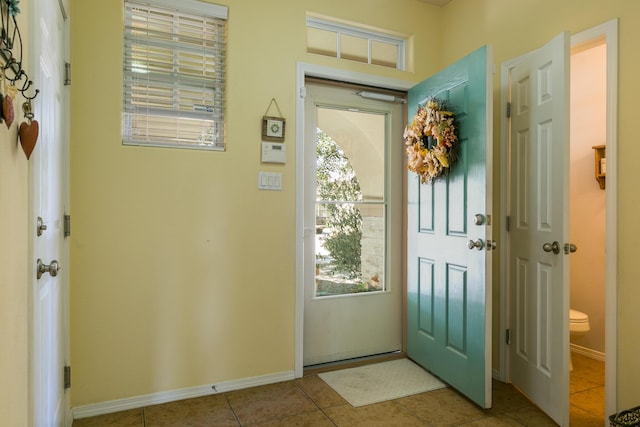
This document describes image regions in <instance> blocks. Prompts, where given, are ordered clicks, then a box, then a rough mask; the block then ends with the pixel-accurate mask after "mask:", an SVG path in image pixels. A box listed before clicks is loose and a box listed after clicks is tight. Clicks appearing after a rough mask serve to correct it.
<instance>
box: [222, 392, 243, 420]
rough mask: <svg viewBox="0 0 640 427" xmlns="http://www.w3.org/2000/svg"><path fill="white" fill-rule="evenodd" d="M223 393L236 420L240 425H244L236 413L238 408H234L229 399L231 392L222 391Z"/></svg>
mask: <svg viewBox="0 0 640 427" xmlns="http://www.w3.org/2000/svg"><path fill="white" fill-rule="evenodd" d="M222 395H223V396H224V400H225V401H226V402H227V406H229V409H231V412H232V413H233V416H234V417H235V419H236V422H237V423H238V426H240V427H242V423H241V422H240V418H239V417H238V414H236V410H235V409H233V405H231V401H230V400H229V394H228V393H222Z"/></svg>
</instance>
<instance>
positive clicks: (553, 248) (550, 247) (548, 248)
mask: <svg viewBox="0 0 640 427" xmlns="http://www.w3.org/2000/svg"><path fill="white" fill-rule="evenodd" d="M542 250H543V251H545V252H553V253H554V254H559V253H560V243H558V242H553V243H545V244H544V245H542Z"/></svg>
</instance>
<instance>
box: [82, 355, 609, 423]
mask: <svg viewBox="0 0 640 427" xmlns="http://www.w3.org/2000/svg"><path fill="white" fill-rule="evenodd" d="M591 361H592V359H588V358H586V357H575V356H574V366H575V368H574V371H573V372H572V374H571V393H572V396H571V425H572V426H589V427H590V426H592V425H593V426H596V425H597V426H598V427H602V426H603V417H604V409H603V407H602V406H603V405H594V403H593V402H594V399H595V400H598V399H600V402H602V401H603V399H602V398H603V396H604V393H603V391H602V390H601V389H603V384H604V367H602V368H600V367H599V366H598V365H597V363H596V364H592V363H591ZM600 363H602V362H600ZM592 365H593V366H592ZM594 371H596V372H597V373H598V374H597V375H596V376H595V377H590V376H589V375H587V373H590V372H594ZM317 373H318V372H316V371H313V372H309V373H305V376H304V377H303V378H300V379H296V380H292V381H287V382H283V383H278V384H272V385H267V386H261V387H255V388H250V389H245V390H237V391H231V392H227V393H221V394H217V395H212V396H206V397H201V398H196V399H188V400H183V401H178V402H172V403H166V404H162V405H154V406H148V407H145V408H140V409H133V410H129V411H123V412H118V413H115V414H107V415H101V416H97V417H92V418H84V419H79V420H75V421H74V423H73V427H94V426H100V427H102V426H105V427H106V426H122V427H152V426H223V427H226V426H230V427H231V426H235V427H237V426H278V427H280V426H282V427H289V426H314V427H315V426H318V427H322V426H327V427H335V426H348V427H354V426H366V427H370V426H381V427H382V426H384V427H393V426H402V427H410V426H430V427H440V426H468V427H472V426H478V427H480V426H487V427H489V426H491V427H500V426H554V425H555V423H554V422H553V421H551V420H550V419H549V418H548V417H547V416H546V415H544V414H543V413H542V412H541V411H540V410H539V409H537V408H536V407H535V406H534V405H532V404H531V403H530V402H529V401H528V400H527V399H526V398H525V397H524V396H522V394H520V393H519V392H518V391H517V390H516V389H515V388H514V387H512V386H511V385H508V384H503V383H501V382H498V381H494V382H493V399H494V400H493V402H494V404H493V408H492V409H490V410H482V409H480V408H478V407H477V406H476V405H474V404H473V403H471V402H470V401H468V400H467V399H466V398H465V397H463V396H461V395H460V394H459V393H457V392H456V391H454V390H452V389H451V388H445V389H439V390H435V391H430V392H427V393H422V394H418V395H414V396H409V397H405V398H401V399H397V400H393V401H388V402H382V403H377V404H374V405H368V406H362V407H359V408H354V407H352V406H351V405H350V404H349V403H347V402H346V401H345V400H344V399H343V398H342V397H341V396H340V395H338V394H337V393H336V392H335V391H333V389H331V388H330V387H329V386H328V385H326V384H325V383H324V381H322V380H321V379H320V378H319V377H318V375H317Z"/></svg>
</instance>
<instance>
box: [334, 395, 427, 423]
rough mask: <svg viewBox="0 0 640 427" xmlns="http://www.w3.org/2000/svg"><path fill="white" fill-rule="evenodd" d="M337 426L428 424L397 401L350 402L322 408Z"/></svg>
mask: <svg viewBox="0 0 640 427" xmlns="http://www.w3.org/2000/svg"><path fill="white" fill-rule="evenodd" d="M324 412H325V413H326V414H327V416H328V417H329V418H330V419H331V420H332V421H333V422H334V423H335V425H337V426H338V427H418V426H428V425H429V424H426V423H425V422H424V420H421V419H420V418H418V417H416V416H415V415H414V414H412V413H411V412H410V411H408V410H407V409H406V408H404V407H403V406H402V405H400V404H398V402H397V401H387V402H382V403H377V404H375V405H367V406H359V407H357V408H354V407H353V406H351V405H350V404H346V405H340V406H334V407H331V408H327V409H325V410H324Z"/></svg>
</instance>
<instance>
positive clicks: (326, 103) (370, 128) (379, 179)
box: [303, 83, 403, 366]
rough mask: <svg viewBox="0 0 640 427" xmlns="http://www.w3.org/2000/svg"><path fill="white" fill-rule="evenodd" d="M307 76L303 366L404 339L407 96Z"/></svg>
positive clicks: (396, 346)
mask: <svg viewBox="0 0 640 427" xmlns="http://www.w3.org/2000/svg"><path fill="white" fill-rule="evenodd" d="M356 92H357V90H356V89H346V88H337V87H331V86H325V85H317V84H309V83H308V84H307V85H306V98H305V143H304V161H305V165H304V170H305V176H304V180H305V187H304V230H305V237H304V280H305V289H304V292H305V306H304V348H303V352H304V353H303V361H304V365H305V366H309V365H316V364H319V363H326V362H333V361H337V360H345V359H351V358H355V357H362V356H369V355H374V354H380V353H387V352H393V351H397V350H400V349H401V347H402V311H401V307H402V284H401V276H402V275H401V271H402V270H401V255H402V254H401V252H402V164H403V163H402V160H403V157H402V156H403V144H402V139H401V135H402V116H403V115H402V104H399V103H393V102H386V101H378V100H371V99H364V98H362V97H360V96H358V95H357V93H356Z"/></svg>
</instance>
